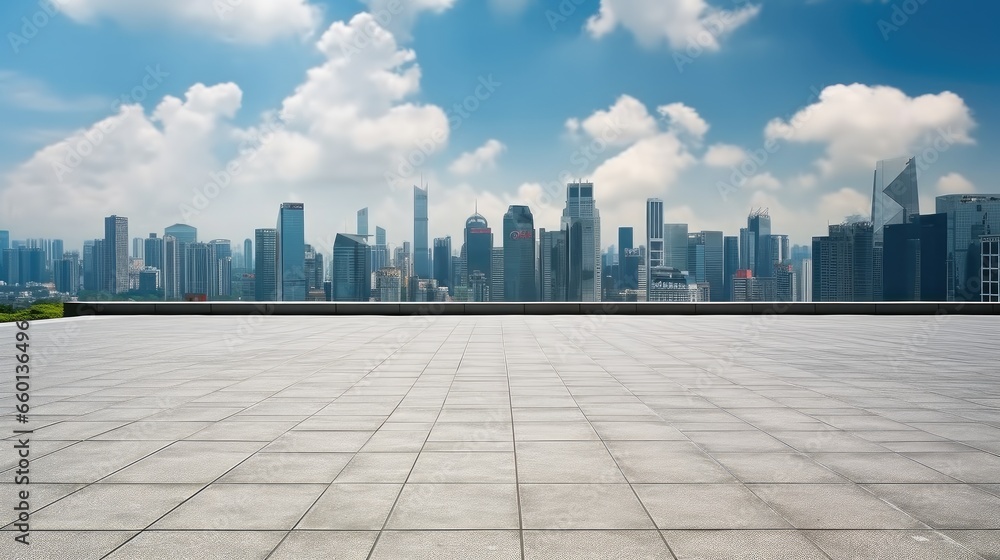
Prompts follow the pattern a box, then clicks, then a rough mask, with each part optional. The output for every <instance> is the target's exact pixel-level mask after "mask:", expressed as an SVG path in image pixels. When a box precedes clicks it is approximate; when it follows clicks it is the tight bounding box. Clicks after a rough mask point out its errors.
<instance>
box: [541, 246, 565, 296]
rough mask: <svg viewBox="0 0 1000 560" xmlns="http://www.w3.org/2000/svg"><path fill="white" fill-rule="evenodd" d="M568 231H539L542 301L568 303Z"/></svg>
mask: <svg viewBox="0 0 1000 560" xmlns="http://www.w3.org/2000/svg"><path fill="white" fill-rule="evenodd" d="M567 234H568V231H567V230H565V229H559V230H555V231H546V230H545V229H544V228H542V229H539V230H538V241H539V243H538V280H539V281H538V284H539V288H540V294H539V295H540V298H539V299H540V300H541V301H566V298H567V287H568V284H567V274H568V272H569V269H568V266H569V261H568V250H569V240H568V238H567Z"/></svg>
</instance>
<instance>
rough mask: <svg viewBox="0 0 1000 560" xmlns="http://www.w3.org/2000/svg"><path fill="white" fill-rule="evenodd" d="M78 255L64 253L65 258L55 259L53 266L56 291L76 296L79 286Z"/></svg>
mask: <svg viewBox="0 0 1000 560" xmlns="http://www.w3.org/2000/svg"><path fill="white" fill-rule="evenodd" d="M79 265H80V254H79V253H76V252H73V253H66V256H65V258H61V259H56V260H55V261H54V264H53V267H52V269H53V272H54V275H53V276H54V282H55V285H56V291H57V292H62V293H65V294H70V295H76V294H77V291H78V290H79V284H80V266H79Z"/></svg>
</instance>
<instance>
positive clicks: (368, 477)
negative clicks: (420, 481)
mask: <svg viewBox="0 0 1000 560" xmlns="http://www.w3.org/2000/svg"><path fill="white" fill-rule="evenodd" d="M416 459H417V454H416V453H358V454H357V455H355V456H354V458H352V459H351V462H350V463H347V466H346V467H344V469H343V470H342V471H340V474H339V475H337V478H336V479H334V482H336V483H341V482H381V483H400V484H402V483H403V482H405V481H406V478H407V477H408V476H409V475H410V470H411V469H412V468H413V463H414V461H416Z"/></svg>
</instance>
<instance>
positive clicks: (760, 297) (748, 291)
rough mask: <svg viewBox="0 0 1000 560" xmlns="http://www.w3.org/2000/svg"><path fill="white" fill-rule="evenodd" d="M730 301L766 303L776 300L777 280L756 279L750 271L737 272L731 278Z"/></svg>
mask: <svg viewBox="0 0 1000 560" xmlns="http://www.w3.org/2000/svg"><path fill="white" fill-rule="evenodd" d="M731 299H732V301H735V302H768V301H776V300H777V299H778V286H777V280H776V279H775V278H773V277H771V278H757V277H755V276H754V275H753V271H752V270H737V271H736V275H735V276H733V294H732V298H731Z"/></svg>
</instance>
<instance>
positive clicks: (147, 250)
mask: <svg viewBox="0 0 1000 560" xmlns="http://www.w3.org/2000/svg"><path fill="white" fill-rule="evenodd" d="M143 255H145V256H144V257H143V262H144V263H145V264H146V266H151V267H153V268H156V269H158V270H161V271H162V270H163V238H161V237H157V236H156V234H155V233H150V234H149V237H147V238H146V239H144V240H143ZM157 278H158V279H159V281H160V282H163V278H162V275H160V276H157ZM158 287H162V286H158Z"/></svg>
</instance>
